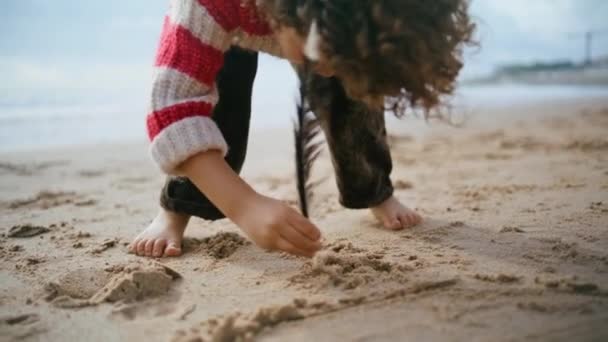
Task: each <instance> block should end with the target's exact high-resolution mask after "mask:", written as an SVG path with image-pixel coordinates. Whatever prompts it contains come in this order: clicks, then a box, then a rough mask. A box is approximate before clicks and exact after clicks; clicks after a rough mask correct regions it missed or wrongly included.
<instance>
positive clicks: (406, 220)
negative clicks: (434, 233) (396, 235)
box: [398, 214, 413, 228]
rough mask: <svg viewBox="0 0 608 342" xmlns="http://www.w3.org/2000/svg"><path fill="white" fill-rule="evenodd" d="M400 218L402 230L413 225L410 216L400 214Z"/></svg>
mask: <svg viewBox="0 0 608 342" xmlns="http://www.w3.org/2000/svg"><path fill="white" fill-rule="evenodd" d="M398 217H399V221H401V227H402V228H408V227H409V226H411V225H412V222H413V220H412V216H411V215H410V214H400V215H399V216H398Z"/></svg>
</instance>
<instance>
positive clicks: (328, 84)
mask: <svg viewBox="0 0 608 342" xmlns="http://www.w3.org/2000/svg"><path fill="white" fill-rule="evenodd" d="M300 78H301V79H302V80H303V82H305V85H306V87H307V88H306V89H307V91H308V96H309V102H310V106H311V109H312V110H313V111H314V112H315V115H316V116H317V118H318V119H319V121H320V123H321V126H322V128H323V131H324V132H325V136H326V139H327V142H328V145H329V149H330V151H331V156H332V161H333V164H334V168H335V172H336V179H337V183H338V188H339V190H340V203H341V204H342V205H344V206H345V207H347V208H352V209H362V208H370V209H372V212H373V213H374V214H375V216H376V217H377V218H378V219H379V220H380V221H381V222H382V224H383V225H384V226H385V227H386V228H390V229H400V228H405V227H409V226H413V225H416V224H418V223H419V222H420V221H421V218H420V216H419V215H418V214H417V213H416V212H415V211H413V210H411V209H408V208H407V207H405V206H403V205H402V204H401V203H400V202H399V201H398V200H397V199H396V198H395V197H393V186H392V183H391V180H390V173H391V170H392V161H391V156H390V150H389V148H388V144H387V142H386V128H385V124H384V112H383V111H382V110H371V109H369V107H367V106H365V105H364V104H362V103H358V102H356V101H353V100H351V99H349V98H348V97H347V96H346V94H345V92H344V89H343V87H342V85H341V84H340V82H339V81H338V80H337V79H335V78H323V77H320V76H318V75H314V74H307V75H303V74H302V73H300Z"/></svg>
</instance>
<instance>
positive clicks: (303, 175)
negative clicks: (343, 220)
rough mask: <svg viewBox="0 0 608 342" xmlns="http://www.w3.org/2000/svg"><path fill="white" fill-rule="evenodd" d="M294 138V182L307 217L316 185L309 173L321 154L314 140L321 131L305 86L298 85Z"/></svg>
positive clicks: (301, 206)
mask: <svg viewBox="0 0 608 342" xmlns="http://www.w3.org/2000/svg"><path fill="white" fill-rule="evenodd" d="M293 132H294V138H295V139H294V140H295V152H296V182H297V188H298V196H299V202H300V210H301V211H302V215H304V216H305V217H308V214H309V212H308V205H309V202H310V200H311V198H312V190H313V188H314V187H315V185H317V183H315V182H311V180H310V173H311V170H312V166H313V164H314V162H315V160H316V159H317V158H318V157H319V155H320V154H321V145H322V143H321V142H319V141H318V140H316V138H317V137H318V136H319V133H320V132H321V128H320V126H319V122H318V121H317V119H316V118H315V117H314V114H313V113H312V112H311V111H310V109H309V108H308V103H307V97H306V90H305V86H304V85H301V86H300V99H299V101H298V103H297V116H296V120H295V121H294V129H293Z"/></svg>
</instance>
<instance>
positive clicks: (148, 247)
mask: <svg viewBox="0 0 608 342" xmlns="http://www.w3.org/2000/svg"><path fill="white" fill-rule="evenodd" d="M154 242H156V240H154V239H152V240H148V242H146V245H145V247H144V251H145V254H146V256H148V257H150V256H152V249H153V248H154Z"/></svg>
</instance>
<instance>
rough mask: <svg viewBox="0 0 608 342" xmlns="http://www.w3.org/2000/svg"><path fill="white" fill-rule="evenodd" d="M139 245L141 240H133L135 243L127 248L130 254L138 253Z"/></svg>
mask: <svg viewBox="0 0 608 342" xmlns="http://www.w3.org/2000/svg"><path fill="white" fill-rule="evenodd" d="M138 243H139V239H135V240H133V242H131V243H130V244H129V247H127V248H128V250H129V253H133V254H136V253H137V244H138Z"/></svg>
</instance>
